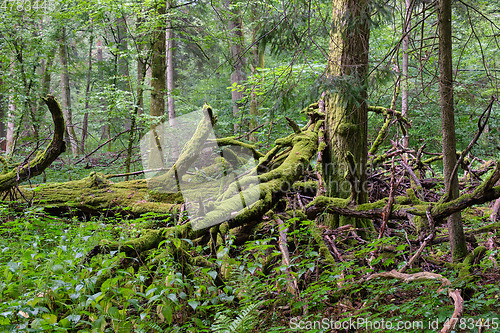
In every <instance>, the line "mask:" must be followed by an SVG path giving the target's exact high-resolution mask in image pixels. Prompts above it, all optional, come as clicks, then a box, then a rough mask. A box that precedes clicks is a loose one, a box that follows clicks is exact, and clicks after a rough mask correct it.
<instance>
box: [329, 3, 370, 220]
mask: <svg viewBox="0 0 500 333" xmlns="http://www.w3.org/2000/svg"><path fill="white" fill-rule="evenodd" d="M369 36H370V27H369V7H368V0H334V1H333V29H332V32H331V37H330V52H329V56H330V59H329V61H328V74H329V79H330V80H332V81H333V82H341V83H340V84H337V89H336V92H331V93H330V94H329V95H328V96H327V98H326V104H325V107H326V133H325V134H326V140H327V145H328V148H327V151H326V154H325V159H324V161H325V165H324V172H325V174H326V179H325V181H326V184H327V192H328V195H330V196H333V197H341V198H349V197H350V196H351V199H352V200H353V201H355V202H356V203H358V204H360V203H364V202H366V200H367V193H366V188H365V187H366V170H365V169H366V162H367V155H368V151H367V150H368V148H367V146H368V143H367V120H368V111H367V105H366V97H367V91H366V76H367V70H368V47H369ZM351 87H356V90H355V92H353V89H352V88H351ZM331 222H332V225H333V226H338V225H346V224H351V225H353V226H356V227H365V226H370V225H369V224H368V221H364V220H359V219H353V218H348V217H344V216H334V217H333V221H331Z"/></svg>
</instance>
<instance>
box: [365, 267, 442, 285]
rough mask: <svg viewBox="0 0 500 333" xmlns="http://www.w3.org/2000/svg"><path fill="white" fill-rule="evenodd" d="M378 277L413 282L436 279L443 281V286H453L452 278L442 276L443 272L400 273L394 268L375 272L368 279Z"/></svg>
mask: <svg viewBox="0 0 500 333" xmlns="http://www.w3.org/2000/svg"><path fill="white" fill-rule="evenodd" d="M377 278H386V279H398V280H402V281H403V282H405V283H409V282H413V281H427V280H436V281H440V282H441V286H442V287H448V286H451V282H450V280H448V279H447V278H445V277H444V276H442V275H441V274H436V273H431V272H418V273H413V274H405V273H400V272H398V271H396V270H392V271H389V272H382V273H375V274H372V275H370V276H369V277H367V280H372V279H377Z"/></svg>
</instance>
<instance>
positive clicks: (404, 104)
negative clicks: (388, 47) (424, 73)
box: [401, 0, 413, 148]
mask: <svg viewBox="0 0 500 333" xmlns="http://www.w3.org/2000/svg"><path fill="white" fill-rule="evenodd" d="M405 9H406V11H405V12H406V18H405V20H404V22H403V63H402V67H403V68H402V72H403V73H402V74H403V77H402V80H401V114H402V115H403V117H407V116H408V46H409V44H410V34H409V31H410V30H411V13H412V10H413V5H412V1H411V0H405ZM405 126H406V125H405ZM402 139H403V140H402V141H403V147H405V148H408V146H409V140H408V131H406V135H404V136H403V138H402Z"/></svg>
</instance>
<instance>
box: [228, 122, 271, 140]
mask: <svg viewBox="0 0 500 333" xmlns="http://www.w3.org/2000/svg"><path fill="white" fill-rule="evenodd" d="M264 125H265V124H262V125H259V126H257V127H255V128H253V129H252V130H251V131H248V132H246V133H245V134H241V135H240V136H237V137H236V138H234V139H235V140H239V139H241V138H243V137H245V136H248V135H250V134H252V133H253V132H255V131H256V130H258V129H259V128H261V127H262V126H264Z"/></svg>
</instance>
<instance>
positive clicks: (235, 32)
mask: <svg viewBox="0 0 500 333" xmlns="http://www.w3.org/2000/svg"><path fill="white" fill-rule="evenodd" d="M235 2H236V0H228V1H227V3H226V5H227V8H228V15H229V22H228V30H229V35H230V44H231V46H230V50H231V59H232V67H233V71H232V73H231V87H232V89H231V100H232V101H233V117H234V121H235V123H234V131H235V133H236V132H238V130H239V127H238V120H239V118H240V117H241V114H240V105H239V101H240V100H241V99H242V98H243V92H242V91H239V89H236V86H239V85H241V84H243V81H245V79H246V75H245V63H246V59H245V55H244V50H245V39H244V36H243V22H242V20H241V13H240V10H239V9H236V7H235V6H234V5H235Z"/></svg>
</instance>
